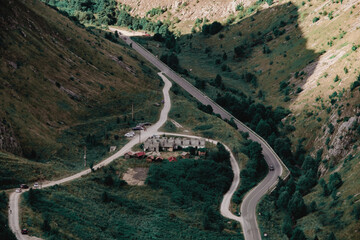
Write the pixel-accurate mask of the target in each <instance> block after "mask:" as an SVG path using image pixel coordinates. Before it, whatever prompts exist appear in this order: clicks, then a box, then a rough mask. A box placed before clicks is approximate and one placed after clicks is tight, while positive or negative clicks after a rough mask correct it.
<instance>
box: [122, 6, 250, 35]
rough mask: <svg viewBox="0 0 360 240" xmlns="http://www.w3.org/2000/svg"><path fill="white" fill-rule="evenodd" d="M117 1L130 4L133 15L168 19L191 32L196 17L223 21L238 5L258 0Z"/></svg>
mask: <svg viewBox="0 0 360 240" xmlns="http://www.w3.org/2000/svg"><path fill="white" fill-rule="evenodd" d="M117 2H119V3H122V4H125V5H127V6H130V7H131V11H130V12H131V14H132V15H139V16H141V17H145V16H147V17H151V18H152V19H154V20H158V19H159V20H168V21H170V22H172V23H173V24H174V27H176V28H177V29H180V30H181V32H182V33H190V30H191V28H192V27H193V26H194V22H195V20H196V19H204V18H206V19H207V20H209V21H211V22H212V21H215V20H218V21H219V20H220V21H222V20H223V19H226V18H227V17H228V16H229V15H230V14H233V13H234V12H236V8H237V7H238V6H243V7H248V6H250V5H251V4H252V3H254V2H256V1H254V0H251V1H234V0H222V1H212V0H196V1H195V0H192V1H174V0H165V1H163V0H155V1H141V0H140V1H138V0H118V1H117ZM160 10H161V11H160Z"/></svg>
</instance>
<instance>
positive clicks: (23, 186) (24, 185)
mask: <svg viewBox="0 0 360 240" xmlns="http://www.w3.org/2000/svg"><path fill="white" fill-rule="evenodd" d="M20 188H22V189H28V188H29V186H28V185H26V184H21V185H20Z"/></svg>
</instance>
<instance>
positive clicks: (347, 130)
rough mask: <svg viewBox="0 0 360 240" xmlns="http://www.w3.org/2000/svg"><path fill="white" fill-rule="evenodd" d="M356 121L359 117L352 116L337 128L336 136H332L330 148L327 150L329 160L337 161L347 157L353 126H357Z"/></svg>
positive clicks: (352, 136) (352, 135)
mask: <svg viewBox="0 0 360 240" xmlns="http://www.w3.org/2000/svg"><path fill="white" fill-rule="evenodd" d="M358 121H359V117H356V116H354V117H351V118H350V119H349V120H348V121H346V122H343V123H342V124H341V125H340V126H339V127H338V129H337V131H336V134H335V135H334V136H333V141H332V144H331V145H332V148H331V149H329V153H328V155H329V159H330V158H335V159H338V158H342V157H345V156H346V155H347V153H348V152H349V148H350V145H351V143H352V141H353V138H354V134H353V126H354V125H357V123H358Z"/></svg>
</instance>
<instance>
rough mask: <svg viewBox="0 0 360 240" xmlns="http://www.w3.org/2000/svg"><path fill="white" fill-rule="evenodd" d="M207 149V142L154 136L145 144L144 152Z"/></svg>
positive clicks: (195, 139)
mask: <svg viewBox="0 0 360 240" xmlns="http://www.w3.org/2000/svg"><path fill="white" fill-rule="evenodd" d="M189 147H193V148H197V149H201V148H205V140H204V139H197V138H174V137H160V136H153V137H151V138H148V139H147V140H146V141H145V143H144V152H160V151H168V152H172V151H175V150H179V149H184V148H189Z"/></svg>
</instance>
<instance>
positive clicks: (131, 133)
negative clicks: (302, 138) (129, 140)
mask: <svg viewBox="0 0 360 240" xmlns="http://www.w3.org/2000/svg"><path fill="white" fill-rule="evenodd" d="M124 136H125V137H133V136H135V133H134V132H128V133H125V134H124Z"/></svg>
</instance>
